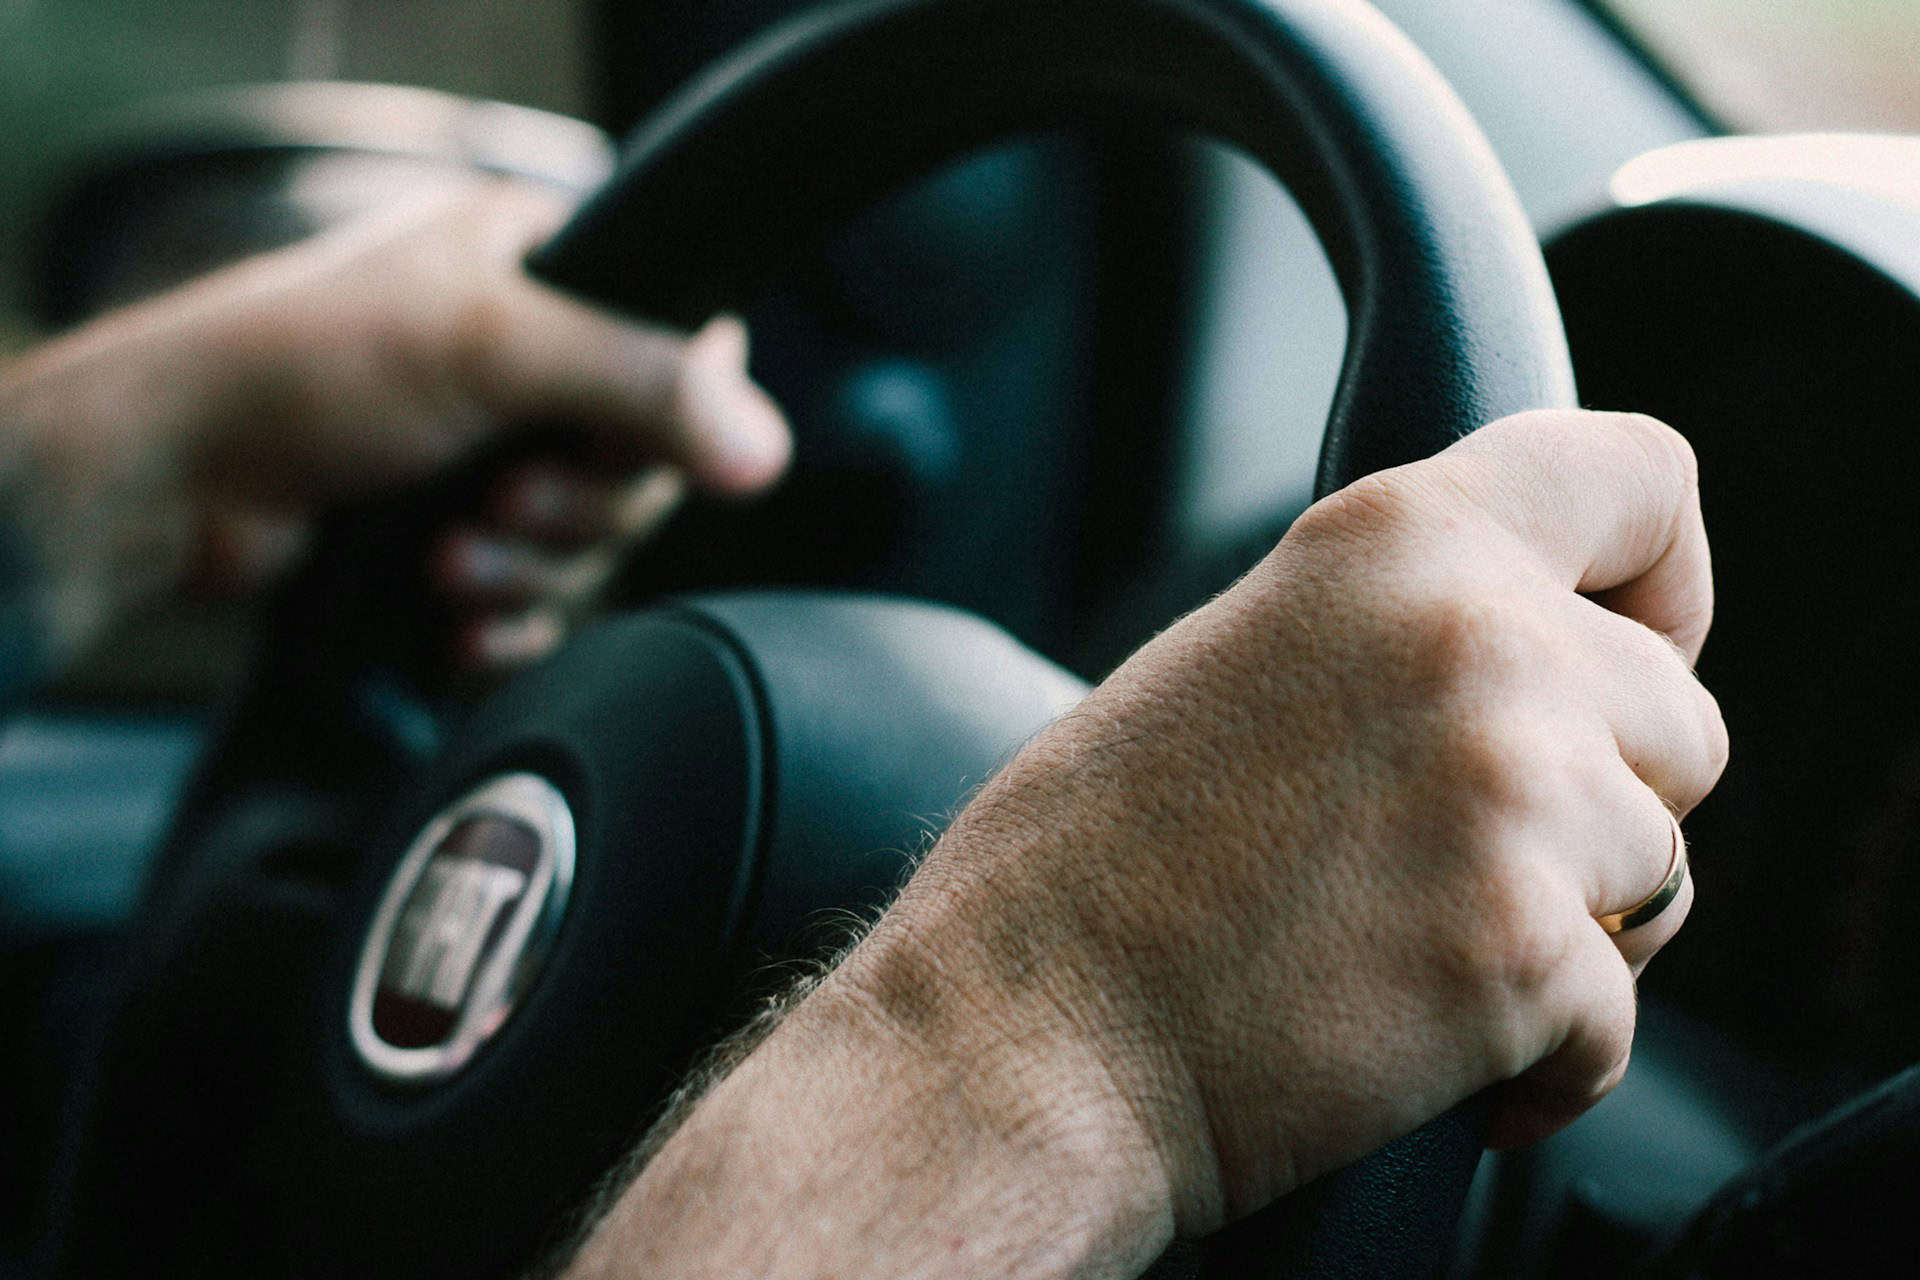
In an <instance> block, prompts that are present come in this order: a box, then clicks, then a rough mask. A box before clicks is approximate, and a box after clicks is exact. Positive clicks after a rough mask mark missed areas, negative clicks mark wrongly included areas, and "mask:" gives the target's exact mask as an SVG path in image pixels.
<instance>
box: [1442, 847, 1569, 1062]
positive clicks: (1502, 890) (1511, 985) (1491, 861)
mask: <svg viewBox="0 0 1920 1280" xmlns="http://www.w3.org/2000/svg"><path fill="white" fill-rule="evenodd" d="M1551 884H1552V880H1551V878H1550V877H1548V876H1547V875H1545V874H1544V873H1542V872H1540V871H1539V870H1538V869H1536V868H1535V867H1534V866H1533V864H1532V861H1531V860H1530V859H1527V858H1525V857H1524V856H1521V855H1519V854H1518V853H1517V852H1515V851H1513V850H1511V849H1502V848H1499V847H1498V846H1496V847H1495V848H1494V849H1493V850H1492V851H1490V853H1489V855H1488V856H1487V857H1485V858H1484V859H1483V860H1482V862H1481V863H1480V865H1479V866H1478V867H1477V868H1476V869H1475V874H1474V875H1473V876H1472V877H1471V878H1470V879H1469V880H1468V881H1467V883H1466V884H1465V886H1464V888H1463V892H1462V898H1461V907H1462V908H1463V911H1464V913H1465V917H1466V918H1465V922H1464V923H1463V924H1461V925H1459V926H1457V927H1455V928H1452V929H1450V930H1448V935H1449V936H1448V939H1447V940H1446V943H1445V944H1444V945H1445V947H1446V954H1445V958H1444V960H1443V964H1444V967H1445V970H1446V973H1445V977H1446V978H1447V980H1449V981H1450V982H1452V983H1454V984H1456V989H1457V990H1459V991H1461V992H1463V993H1465V994H1466V995H1467V997H1468V998H1469V999H1470V1000H1472V1001H1473V1002H1474V1003H1475V1004H1477V1005H1479V1006H1480V1007H1481V1008H1482V1009H1484V1010H1488V1011H1507V1012H1509V1013H1512V1014H1515V1015H1520V1014H1521V1011H1524V1010H1526V1009H1530V1008H1534V1007H1537V1006H1538V1005H1539V1004H1540V1003H1541V1002H1542V1000H1543V999H1545V998H1546V993H1547V992H1548V991H1549V990H1550V989H1551V988H1552V987H1553V985H1554V983H1555V982H1556V980H1557V977H1558V975H1559V974H1560V973H1561V971H1562V970H1563V968H1564V967H1565V965H1566V962H1567V954H1568V949H1569V947H1570V946H1571V945H1572V943H1571V940H1570V938H1569V936H1568V931H1567V930H1565V929H1564V928H1562V927H1560V913H1559V911H1558V910H1556V904H1555V902H1554V901H1553V895H1552V890H1551ZM1510 1021H1512V1022H1514V1023H1515V1025H1524V1024H1526V1023H1527V1022H1528V1021H1529V1019H1527V1018H1526V1017H1524V1016H1515V1017H1513V1018H1511V1019H1510Z"/></svg>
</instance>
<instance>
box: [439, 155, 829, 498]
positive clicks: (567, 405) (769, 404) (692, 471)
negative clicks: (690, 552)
mask: <svg viewBox="0 0 1920 1280" xmlns="http://www.w3.org/2000/svg"><path fill="white" fill-rule="evenodd" d="M498 199H499V204H498V207H497V211H496V213H495V216H497V217H499V218H500V219H501V220H502V223H503V225H502V227H501V229H500V230H499V231H498V232H497V237H498V241H499V243H501V244H502V245H503V246H504V248H505V252H506V253H507V254H509V255H510V256H511V259H512V261H511V262H510V263H503V264H500V266H499V268H498V269H496V271H495V272H494V274H493V275H491V276H490V277H489V281H488V283H489V285H490V287H489V288H488V289H487V290H486V292H485V293H484V294H483V297H482V300H481V301H479V302H478V303H477V304H476V305H475V306H474V307H473V309H472V310H471V311H470V312H469V314H468V316H467V318H466V320H465V322H464V324H463V326H462V327H463V331H464V337H463V339H462V341H463V343H464V345H465V346H466V347H467V353H466V355H467V359H468V361H469V363H470V367H469V370H468V371H469V373H470V375H471V376H472V377H473V379H474V381H475V383H476V385H477V386H478V388H479V389H480V390H481V392H482V394H483V395H484V396H485V398H486V399H487V401H488V402H489V405H490V407H491V409H492V411H493V412H494V413H495V414H496V415H497V416H498V417H499V418H501V420H503V421H509V422H510V421H515V420H551V419H555V418H564V419H567V420H570V421H573V422H577V423H579V424H581V425H584V426H587V427H590V428H593V429H595V430H596V431H597V432H599V433H600V435H601V437H602V440H603V443H605V444H606V445H607V446H608V447H609V448H610V449H612V450H614V451H615V452H616V453H621V454H625V455H627V456H628V457H630V458H633V459H645V460H651V461H658V462H666V463H671V464H673V465H674V466H677V467H679V468H681V469H682V470H684V471H685V472H686V473H687V475H688V476H689V477H690V478H692V480H693V481H694V483H696V484H698V485H701V486H703V487H705V488H708V489H712V490H714V491H716V492H720V493H750V492H753V491H754V490H757V489H761V488H764V487H765V486H766V485H768V484H770V483H772V482H773V480H774V479H776V478H777V477H778V476H779V475H780V473H781V472H782V471H783V470H784V469H785V468H786V465H787V460H788V457H789V455H790V454H791V452H792V441H791V438H790V436H789V434H788V431H787V424H786V419H785V417H784V416H783V415H782V414H781V412H780V410H779V408H778V407H777V406H776V405H775V404H774V403H773V401H772V399H771V398H769V397H768V396H767V394H766V393H765V392H764V391H762V390H761V389H760V388H759V387H758V386H756V385H755V384H754V382H753V380H752V379H751V378H750V377H749V376H748V374H747V331H746V326H745V325H743V324H742V323H741V322H740V321H739V320H738V319H737V318H735V317H732V316H721V317H719V318H717V319H715V320H712V321H710V322H709V323H708V324H707V325H706V326H705V327H704V328H702V329H701V330H700V331H699V332H698V333H696V334H694V335H693V336H692V337H683V336H681V335H679V334H676V333H673V332H670V331H668V330H665V329H661V328H658V327H656V326H652V325H647V324H644V323H639V322H636V321H634V320H631V319H628V318H624V317H619V316H615V315H612V314H610V313H607V312H604V311H601V310H599V309H598V308H595V307H592V306H590V305H588V304H586V303H584V302H582V301H579V300H577V299H575V298H571V297H568V296H566V295H564V294H562V293H560V292H558V291H556V290H554V289H551V288H548V287H547V286H545V285H543V284H541V283H540V282H538V281H536V280H534V279H533V278H532V277H530V276H528V275H526V274H525V272H524V271H521V270H519V269H518V267H517V263H518V262H519V261H521V260H523V259H524V258H525V256H526V254H527V253H528V252H530V251H531V250H532V249H533V248H534V247H535V246H536V245H538V244H539V243H540V242H541V241H542V240H543V239H545V238H546V237H547V236H548V235H550V234H551V233H552V231H553V229H554V217H553V209H552V206H551V202H550V201H546V200H533V201H527V200H524V199H523V198H522V197H520V196H517V195H514V194H511V193H509V194H506V195H502V196H500V197H499V198H498Z"/></svg>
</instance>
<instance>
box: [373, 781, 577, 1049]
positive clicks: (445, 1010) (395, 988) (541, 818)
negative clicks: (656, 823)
mask: <svg viewBox="0 0 1920 1280" xmlns="http://www.w3.org/2000/svg"><path fill="white" fill-rule="evenodd" d="M573 863H574V826H573V812H572V810H570V809H569V808H568V807H567V801H566V797H564V796H563V795H561V794H560V792H559V790H558V789H557V788H555V787H554V785H553V784H552V783H550V782H548V781H547V780H546V779H545V778H542V777H540V776H539V775H537V774H532V773H509V774H503V775H501V776H499V777H496V778H494V779H492V780H491V781H489V782H486V783H484V784H483V785H481V786H479V787H476V788H475V789H474V790H472V791H470V792H468V793H467V794H466V795H465V796H463V797H461V799H460V800H458V801H457V802H455V803H454V804H452V805H450V806H448V807H447V808H445V809H442V810H441V811H440V813H439V814H438V815H437V816H436V817H435V818H434V819H433V821H431V822H429V823H428V824H427V825H426V827H425V828H424V829H422V830H421V832H420V834H419V835H418V836H416V837H415V838H414V841H413V843H412V844H411V845H409V846H408V847H407V852H406V854H405V856H404V857H402V858H401V859H400V865H399V866H398V867H397V868H396V869H395V870H394V873H393V878H392V879H391V880H389V881H388V882H387V888H386V891H385V892H384V893H383V894H381V897H380V905H379V907H378V908H377V909H376V910H375V911H374V915H373V924H372V926H371V927H370V928H369V929H368V931H367V938H366V941H365V942H364V943H363V944H362V945H361V948H360V959H359V963H358V965H357V966H356V968H355V970H354V975H353V997H352V1001H351V1004H350V1006H349V1009H348V1015H347V1025H348V1031H349V1034H350V1035H351V1038H352V1040H353V1047H354V1049H355V1051H356V1052H357V1053H358V1054H359V1056H360V1060H361V1062H362V1063H364V1064H365V1065H366V1067H367V1068H368V1069H369V1070H371V1071H372V1072H373V1073H374V1074H375V1075H376V1076H378V1077H380V1078H381V1079H382V1080H385V1081H388V1082H390V1083H395V1084H412V1085H424V1084H432V1083H435V1082H438V1081H441V1080H445V1079H446V1078H448V1077H449V1076H452V1075H453V1074H455V1073H456V1072H458V1071H459V1070H460V1069H461V1068H462V1067H464V1066H466V1065H467V1063H468V1062H470V1061H472V1059H473V1055H474V1054H475V1053H476V1052H478V1051H479V1049H480V1047H481V1046H482V1045H484V1044H485V1043H486V1042H487V1041H488V1040H489V1039H490V1038H491V1037H492V1036H493V1034H494V1033H495V1032H497V1031H498V1030H499V1029H500V1028H501V1027H502V1026H503V1025H504V1024H505V1023H506V1021H507V1019H508V1018H509V1017H511V1016H512V1014H513V1011H514V1009H515V1007H516V1006H517V1005H518V1004H519V1002H520V999H521V997H522V996H524V995H525V994H526V991H527V989H528V987H529V986H530V984H531V983H532V981H533V978H534V976H535V975H536V974H537V973H538V972H539V969H540V965H541V962H542V961H543V960H544V959H545V958H546V953H547V950H548V948H549V947H550V946H551V945H552V942H553V937H554V934H555V933H556V932H557V931H558V929H559V927H560V920H561V917H562V916H563V915H564V914H565V911H566V905H567V895H568V892H569V890H570V889H571V888H572V884H573ZM396 1040H397V1041H399V1043H395V1041H396Z"/></svg>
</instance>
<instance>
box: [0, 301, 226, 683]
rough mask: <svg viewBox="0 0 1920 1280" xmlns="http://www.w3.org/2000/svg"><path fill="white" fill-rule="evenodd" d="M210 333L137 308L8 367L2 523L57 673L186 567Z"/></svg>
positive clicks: (0, 402) (3, 387)
mask: <svg viewBox="0 0 1920 1280" xmlns="http://www.w3.org/2000/svg"><path fill="white" fill-rule="evenodd" d="M202 327H204V326H202V325H201V324H200V317H197V316H192V315H187V316H179V315H168V314H163V313H157V312H155V311H152V310H149V309H145V308H135V309H133V310H130V311H128V312H125V313H122V314H121V315H118V316H115V317H113V318H112V319H111V320H109V321H107V322H105V323H103V324H100V325H96V326H90V327H88V328H86V329H83V330H80V331H77V332H76V333H73V334H71V335H68V336H67V337H65V338H62V339H59V340H56V341H55V342H52V343H49V344H47V345H46V346H44V347H42V348H40V349H38V350H37V351H35V352H34V353H32V354H31V355H29V356H27V357H25V358H23V359H21V360H19V361H17V362H15V363H14V364H12V365H10V366H8V367H6V368H4V369H0V519H4V520H5V521H6V522H7V525H8V529H9V536H10V537H11V538H13V539H14V541H15V543H16V545H17V546H18V548H19V549H20V551H21V552H22V553H23V558H24V559H25V561H26V562H27V563H28V565H30V566H31V568H32V576H33V579H34V581H33V583H32V585H31V588H30V590H31V591H32V593H33V598H34V605H33V608H34V611H35V612H36V613H37V614H38V622H39V629H40V631H41V633H42V637H43V639H42V644H43V648H44V650H45V655H46V657H47V658H48V659H50V660H51V661H52V662H54V663H56V664H57V663H58V662H60V661H63V660H65V659H66V658H68V657H70V656H71V655H72V654H73V653H74V652H76V651H77V650H79V649H81V648H83V647H84V646H85V645H86V644H87V643H88V642H90V641H91V640H92V639H93V638H94V637H96V636H97V635H98V634H99V633H100V632H101V631H102V630H103V629H104V628H106V627H107V626H109V625H111V624H112V623H113V622H114V621H115V620H117V619H118V618H120V617H122V616H124V614H125V613H126V612H128V611H129V610H130V609H132V608H134V607H136V606H137V605H139V604H140V603H142V602H144V601H146V600H148V599H151V598H152V597H154V596H156V595H158V594H160V593H161V592H163V591H165V590H166V589H168V588H169V587H171V586H172V585H173V584H174V583H176V582H177V581H178V580H179V577H180V575H181V574H182V573H183V572H184V571H185V568H186V566H187V564H188V560H189V556H190V554H191V551H192V546H193V520H192V513H191V509H190V504H189V501H188V492H189V485H190V481H191V476H190V474H189V467H190V463H189V454H188V449H187V447H186V446H187V440H188V436H189V433H190V431H191V430H192V429H193V426H194V424H195V423H196V422H197V421H200V420H203V419H205V418H206V417H208V416H209V406H208V405H206V404H205V403H204V402H203V400H202V397H203V396H204V395H205V388H207V387H208V386H209V385H211V384H216V383H217V380H215V379H211V378H208V377H207V376H205V374H204V370H205V368H206V367H207V362H208V361H209V360H210V359H211V358H212V357H211V355H210V353H209V351H208V345H209V343H208V341H207V339H206V338H204V337H202V336H201V335H200V334H199V333H198V330H199V329H201V328H202Z"/></svg>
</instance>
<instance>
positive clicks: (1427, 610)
mask: <svg viewBox="0 0 1920 1280" xmlns="http://www.w3.org/2000/svg"><path fill="white" fill-rule="evenodd" d="M1403 634H1404V635H1405V637H1406V643H1407V644H1408V645H1409V647H1410V649H1411V656H1412V659H1413V666H1414V670H1415V671H1416V673H1417V678H1418V679H1419V680H1420V682H1421V683H1423V684H1429V685H1432V686H1434V687H1437V688H1439V689H1442V690H1451V691H1453V692H1455V693H1460V692H1464V691H1472V692H1475V693H1481V692H1490V691H1492V690H1494V689H1496V688H1498V687H1500V686H1503V685H1510V684H1513V683H1515V682H1516V680H1517V678H1519V677H1521V676H1527V675H1537V674H1538V673H1541V672H1543V671H1552V670H1556V669H1558V667H1559V665H1560V660H1561V659H1560V645H1559V644H1558V643H1557V642H1556V639H1555V637H1554V635H1553V634H1552V631H1551V629H1550V627H1549V626H1548V624H1547V623H1546V621H1545V620H1544V619H1543V618H1541V617H1540V615H1539V614H1538V613H1537V612H1536V611H1535V610H1532V609H1530V608H1527V607H1526V606H1525V605H1524V604H1523V603H1521V602H1519V601H1515V600H1508V599H1502V598H1499V597H1497V596H1490V595H1485V594H1481V593H1477V592H1472V591H1457V592H1452V593H1448V594H1446V595H1442V596H1440V597H1438V598H1435V599H1432V600H1429V601H1427V602H1425V603H1424V604H1422V605H1419V606H1416V607H1415V608H1413V609H1412V610H1411V616H1410V617H1409V618H1408V619H1407V624H1406V626H1405V628H1404V631H1403Z"/></svg>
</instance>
